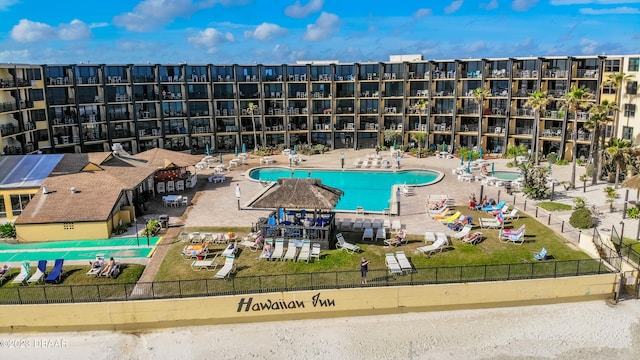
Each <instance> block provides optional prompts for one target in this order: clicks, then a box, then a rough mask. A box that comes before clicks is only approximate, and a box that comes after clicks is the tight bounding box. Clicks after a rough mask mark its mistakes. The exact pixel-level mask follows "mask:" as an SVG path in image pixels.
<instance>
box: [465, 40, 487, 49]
mask: <svg viewBox="0 0 640 360" xmlns="http://www.w3.org/2000/svg"><path fill="white" fill-rule="evenodd" d="M486 48H487V44H486V43H485V42H484V41H482V40H480V41H476V42H474V43H473V44H471V45H469V48H468V50H469V51H471V52H476V51H479V50H483V49H486Z"/></svg>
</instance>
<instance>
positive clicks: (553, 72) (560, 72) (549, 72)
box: [544, 69, 569, 79]
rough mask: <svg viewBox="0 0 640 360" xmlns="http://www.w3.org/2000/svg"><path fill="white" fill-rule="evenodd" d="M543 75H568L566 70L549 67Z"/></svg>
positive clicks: (564, 76)
mask: <svg viewBox="0 0 640 360" xmlns="http://www.w3.org/2000/svg"><path fill="white" fill-rule="evenodd" d="M544 77H546V78H556V79H557V78H561V79H563V78H567V77H569V71H568V70H560V69H549V70H546V71H545V72H544Z"/></svg>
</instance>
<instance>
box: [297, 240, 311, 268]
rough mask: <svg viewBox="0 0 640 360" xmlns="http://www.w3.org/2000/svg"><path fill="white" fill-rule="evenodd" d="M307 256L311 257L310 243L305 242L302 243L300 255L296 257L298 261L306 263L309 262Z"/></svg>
mask: <svg viewBox="0 0 640 360" xmlns="http://www.w3.org/2000/svg"><path fill="white" fill-rule="evenodd" d="M309 256H311V242H310V241H308V240H305V241H304V242H303V243H302V248H301V249H300V255H298V261H306V262H307V263H308V262H309Z"/></svg>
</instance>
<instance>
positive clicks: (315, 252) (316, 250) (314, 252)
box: [310, 243, 321, 260]
mask: <svg viewBox="0 0 640 360" xmlns="http://www.w3.org/2000/svg"><path fill="white" fill-rule="evenodd" d="M320 251H321V249H320V244H318V243H315V244H313V246H311V255H310V257H311V258H312V259H314V258H315V259H318V260H320Z"/></svg>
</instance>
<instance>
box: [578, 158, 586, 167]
mask: <svg viewBox="0 0 640 360" xmlns="http://www.w3.org/2000/svg"><path fill="white" fill-rule="evenodd" d="M585 162H586V161H585V160H584V159H582V158H580V159H576V164H577V165H578V166H583V165H584V164H585Z"/></svg>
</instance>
